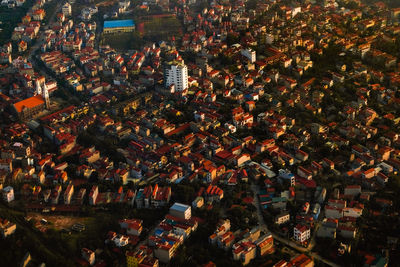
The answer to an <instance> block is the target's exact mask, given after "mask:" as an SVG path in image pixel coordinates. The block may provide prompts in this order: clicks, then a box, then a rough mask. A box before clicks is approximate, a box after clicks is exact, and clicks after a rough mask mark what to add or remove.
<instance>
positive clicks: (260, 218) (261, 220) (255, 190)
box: [250, 183, 339, 267]
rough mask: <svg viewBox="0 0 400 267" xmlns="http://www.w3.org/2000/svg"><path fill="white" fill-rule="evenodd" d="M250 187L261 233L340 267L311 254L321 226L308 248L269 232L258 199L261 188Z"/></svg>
mask: <svg viewBox="0 0 400 267" xmlns="http://www.w3.org/2000/svg"><path fill="white" fill-rule="evenodd" d="M250 187H251V190H253V193H254V205H255V206H256V208H257V216H258V221H259V225H260V228H261V231H264V232H270V233H271V234H272V237H273V238H274V239H275V240H277V241H279V242H281V243H283V244H285V245H287V246H289V247H291V248H293V249H295V250H297V251H299V252H302V253H306V254H308V255H309V256H311V257H314V258H315V259H317V260H318V261H321V262H323V263H325V264H326V265H329V266H332V267H339V265H337V264H336V263H333V262H331V261H329V260H327V259H325V258H323V257H321V256H319V255H318V254H317V253H315V252H311V250H312V248H313V247H314V245H315V233H316V230H317V228H318V226H319V224H317V226H316V227H315V229H314V233H313V236H312V238H311V241H310V245H309V246H308V247H307V248H305V247H302V246H299V245H298V244H297V243H295V242H293V241H291V240H288V239H286V238H283V237H280V236H279V235H277V234H275V233H273V232H272V231H270V230H268V226H267V225H266V223H265V221H264V217H263V216H262V210H261V206H260V201H259V199H258V192H259V191H260V187H259V186H258V185H256V184H254V183H252V184H251V185H250Z"/></svg>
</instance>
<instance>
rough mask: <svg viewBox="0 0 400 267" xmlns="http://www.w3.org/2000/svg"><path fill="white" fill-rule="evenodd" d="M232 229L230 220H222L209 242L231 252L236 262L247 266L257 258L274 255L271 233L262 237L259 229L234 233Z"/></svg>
mask: <svg viewBox="0 0 400 267" xmlns="http://www.w3.org/2000/svg"><path fill="white" fill-rule="evenodd" d="M230 228H231V224H230V221H229V219H225V220H221V221H220V222H219V223H218V225H217V228H216V230H215V232H214V233H213V234H212V235H211V236H209V238H208V240H209V242H210V244H212V245H214V246H218V248H220V249H223V250H225V251H228V250H231V251H232V256H233V259H234V260H237V261H240V262H241V263H242V264H243V265H247V264H249V263H250V261H251V260H252V259H254V258H256V257H262V256H265V255H268V254H272V253H274V251H275V250H274V240H273V238H272V235H271V233H266V234H263V235H261V231H260V229H258V228H254V229H251V230H248V229H247V230H245V231H240V230H238V231H236V232H232V231H230Z"/></svg>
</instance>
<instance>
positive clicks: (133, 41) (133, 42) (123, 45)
mask: <svg viewBox="0 0 400 267" xmlns="http://www.w3.org/2000/svg"><path fill="white" fill-rule="evenodd" d="M101 44H108V45H110V46H111V47H112V48H114V49H116V50H117V51H127V50H133V49H140V47H141V46H142V45H143V44H144V40H143V38H141V37H140V35H139V34H138V33H136V32H123V33H116V34H103V35H102V37H101Z"/></svg>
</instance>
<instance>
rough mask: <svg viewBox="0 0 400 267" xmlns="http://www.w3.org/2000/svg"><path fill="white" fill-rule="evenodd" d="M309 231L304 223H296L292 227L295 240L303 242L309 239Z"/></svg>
mask: <svg viewBox="0 0 400 267" xmlns="http://www.w3.org/2000/svg"><path fill="white" fill-rule="evenodd" d="M310 236H311V231H310V228H308V227H307V226H305V225H301V224H298V225H296V226H295V227H294V228H293V237H294V239H295V240H296V241H298V242H300V243H303V242H305V241H307V240H308V239H310Z"/></svg>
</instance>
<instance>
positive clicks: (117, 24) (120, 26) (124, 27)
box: [103, 19, 135, 33]
mask: <svg viewBox="0 0 400 267" xmlns="http://www.w3.org/2000/svg"><path fill="white" fill-rule="evenodd" d="M134 30H135V22H134V21H133V20H131V19H126V20H107V21H104V27H103V32H104V33H117V32H132V31H134Z"/></svg>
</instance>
